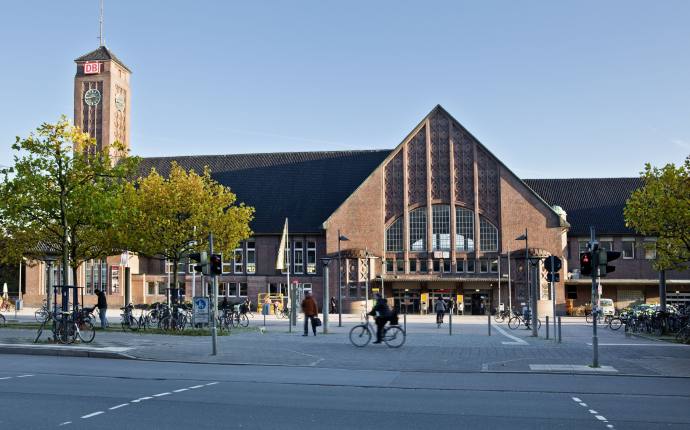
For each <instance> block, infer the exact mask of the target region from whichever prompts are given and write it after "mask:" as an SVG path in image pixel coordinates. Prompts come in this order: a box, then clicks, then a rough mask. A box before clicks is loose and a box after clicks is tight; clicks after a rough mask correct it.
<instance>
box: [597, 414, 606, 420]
mask: <svg viewBox="0 0 690 430" xmlns="http://www.w3.org/2000/svg"><path fill="white" fill-rule="evenodd" d="M597 419H598V420H599V421H608V420H607V419H606V417H602V416H601V415H597Z"/></svg>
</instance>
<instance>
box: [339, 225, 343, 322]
mask: <svg viewBox="0 0 690 430" xmlns="http://www.w3.org/2000/svg"><path fill="white" fill-rule="evenodd" d="M341 277H342V274H341V269H340V229H338V327H342V326H343V282H342V279H341Z"/></svg>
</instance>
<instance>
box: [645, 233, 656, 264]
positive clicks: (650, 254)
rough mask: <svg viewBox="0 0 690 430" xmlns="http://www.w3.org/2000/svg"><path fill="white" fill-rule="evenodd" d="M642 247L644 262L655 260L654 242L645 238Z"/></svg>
mask: <svg viewBox="0 0 690 430" xmlns="http://www.w3.org/2000/svg"><path fill="white" fill-rule="evenodd" d="M643 245H644V258H645V260H654V259H656V240H654V239H647V238H645V240H644V242H643Z"/></svg>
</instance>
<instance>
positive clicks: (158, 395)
mask: <svg viewBox="0 0 690 430" xmlns="http://www.w3.org/2000/svg"><path fill="white" fill-rule="evenodd" d="M169 395H170V393H168V392H165V393H158V394H154V395H153V397H163V396H169Z"/></svg>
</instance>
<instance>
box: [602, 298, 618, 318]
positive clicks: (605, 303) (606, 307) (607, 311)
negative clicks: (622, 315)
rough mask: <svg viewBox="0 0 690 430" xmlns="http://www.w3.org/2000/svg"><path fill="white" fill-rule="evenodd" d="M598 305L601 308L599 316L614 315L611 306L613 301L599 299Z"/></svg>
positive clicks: (613, 308)
mask: <svg viewBox="0 0 690 430" xmlns="http://www.w3.org/2000/svg"><path fill="white" fill-rule="evenodd" d="M599 305H600V306H601V314H602V315H604V316H608V315H615V314H616V308H615V307H614V306H613V300H611V299H600V300H599Z"/></svg>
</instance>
